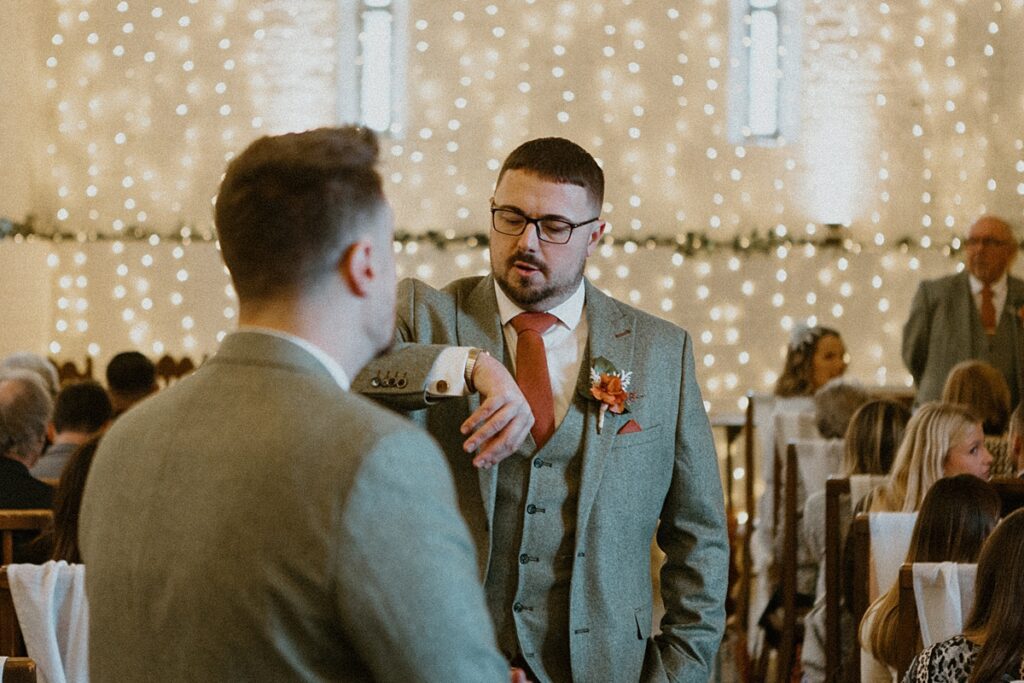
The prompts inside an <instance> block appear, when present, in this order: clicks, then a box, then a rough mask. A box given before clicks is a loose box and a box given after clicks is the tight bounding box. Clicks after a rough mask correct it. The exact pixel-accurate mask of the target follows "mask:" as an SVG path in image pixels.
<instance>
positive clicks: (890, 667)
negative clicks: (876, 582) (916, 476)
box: [860, 474, 1002, 682]
mask: <svg viewBox="0 0 1024 683" xmlns="http://www.w3.org/2000/svg"><path fill="white" fill-rule="evenodd" d="M1001 505H1002V504H1001V501H1000V499H999V494H998V493H996V491H995V489H994V488H992V485H991V484H989V483H988V482H985V481H982V480H980V479H978V478H977V477H974V476H971V475H969V474H960V475H957V476H955V477H948V478H945V479H940V480H939V481H937V482H935V485H934V486H932V488H931V490H929V491H928V494H927V495H926V496H925V497H924V502H923V503H922V504H921V511H920V512H919V513H918V516H917V522H916V523H915V524H914V533H913V535H912V536H911V538H910V548H909V549H908V551H907V558H906V562H908V563H913V562H961V563H970V562H976V561H977V560H978V555H979V554H980V553H981V547H982V544H983V543H984V542H985V539H986V538H987V537H988V535H989V534H990V533H992V530H993V529H994V528H995V526H996V523H997V522H998V521H999V512H1000V508H1001ZM899 597H900V587H899V583H898V582H897V583H896V584H894V585H893V586H892V587H891V588H890V589H889V590H888V591H887V592H886V593H884V594H883V595H882V596H881V597H879V598H878V599H877V600H875V602H873V603H872V604H871V606H870V607H869V608H868V610H867V612H865V613H864V619H863V621H861V626H860V643H861V656H860V661H861V666H860V669H861V680H862V681H878V682H882V681H890V680H892V677H893V675H894V674H895V673H897V672H896V667H897V661H896V657H897V652H896V649H897V646H898V644H899V638H898V622H899ZM921 647H922V645H921V643H920V638H918V646H917V649H918V650H920V649H921ZM900 673H902V672H900Z"/></svg>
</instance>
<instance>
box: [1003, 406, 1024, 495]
mask: <svg viewBox="0 0 1024 683" xmlns="http://www.w3.org/2000/svg"><path fill="white" fill-rule="evenodd" d="M1006 442H1007V444H1008V445H1009V448H1010V458H1009V459H1010V462H1012V463H1013V476H1015V477H1018V478H1024V403H1021V404H1018V405H1017V407H1016V408H1014V409H1013V412H1012V413H1010V428H1009V429H1008V430H1007V431H1006Z"/></svg>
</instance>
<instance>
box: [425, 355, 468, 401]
mask: <svg viewBox="0 0 1024 683" xmlns="http://www.w3.org/2000/svg"><path fill="white" fill-rule="evenodd" d="M470 348H471V347H469V346H451V347H449V348H447V349H445V350H443V351H441V353H440V354H438V356H437V359H436V360H435V361H434V365H433V367H431V368H430V372H429V373H428V374H427V396H428V397H430V398H447V397H450V396H465V395H467V394H468V393H469V390H468V388H467V387H466V361H467V360H469V350H470Z"/></svg>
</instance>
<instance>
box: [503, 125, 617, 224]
mask: <svg viewBox="0 0 1024 683" xmlns="http://www.w3.org/2000/svg"><path fill="white" fill-rule="evenodd" d="M508 171H528V172H530V173H534V174H536V175H537V176H539V177H540V178H542V179H543V180H548V181H551V182H555V183H568V184H571V185H578V186H580V187H582V188H583V189H585V190H586V191H587V193H588V194H589V195H590V198H591V199H592V200H593V202H594V206H595V208H596V209H597V210H600V209H601V204H602V203H603V202H604V171H602V170H601V167H600V166H599V165H598V163H597V161H596V160H595V159H594V157H593V156H591V154H590V152H588V151H587V150H585V149H583V148H582V147H580V146H579V145H577V144H576V143H575V142H573V141H571V140H566V139H565V138H537V139H536V140H528V141H527V142H524V143H523V144H521V145H519V146H518V147H516V148H515V149H514V150H512V153H511V154H509V155H508V158H506V159H505V163H504V164H502V166H501V171H499V173H498V183H500V182H501V179H502V177H503V176H504V175H505V173H507V172H508Z"/></svg>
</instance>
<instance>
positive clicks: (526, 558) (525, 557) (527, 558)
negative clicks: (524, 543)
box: [519, 553, 530, 564]
mask: <svg viewBox="0 0 1024 683" xmlns="http://www.w3.org/2000/svg"><path fill="white" fill-rule="evenodd" d="M529 561H530V556H529V555H527V554H526V553H523V554H522V555H520V556H519V564H526V563H527V562H529Z"/></svg>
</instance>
